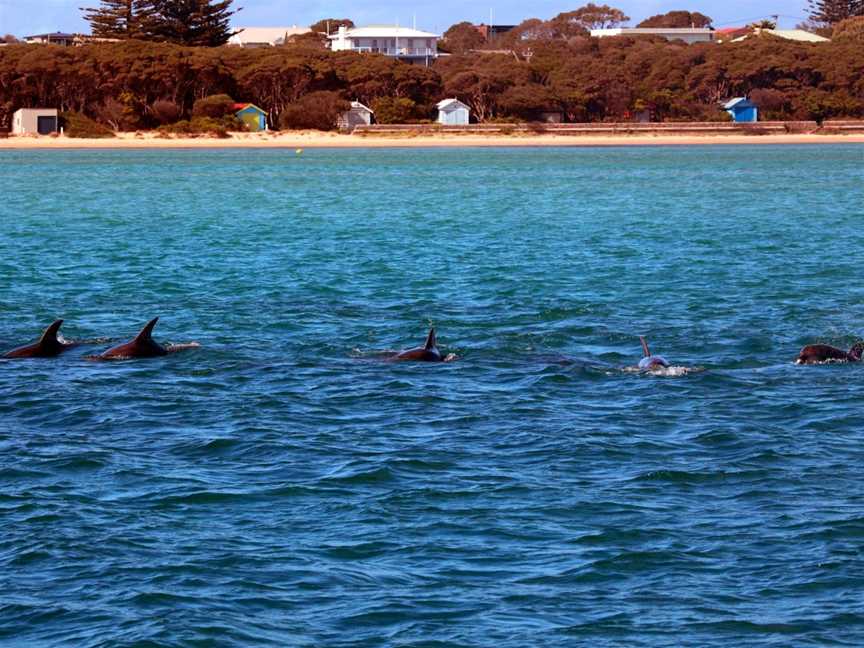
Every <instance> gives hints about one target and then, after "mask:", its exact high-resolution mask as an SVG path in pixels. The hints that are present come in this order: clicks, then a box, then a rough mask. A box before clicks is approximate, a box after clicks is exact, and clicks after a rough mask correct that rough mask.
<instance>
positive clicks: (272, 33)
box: [228, 25, 312, 45]
mask: <svg viewBox="0 0 864 648" xmlns="http://www.w3.org/2000/svg"><path fill="white" fill-rule="evenodd" d="M237 31H238V32H239V33H237V34H234V35H233V36H232V37H231V38H230V39H229V41H228V42H229V43H231V44H232V45H246V44H248V43H268V44H270V45H281V44H282V43H284V42H285V41H286V40H287V39H289V38H291V37H292V36H300V35H302V34H308V33H309V32H310V31H312V30H311V29H309V28H308V27H298V26H297V25H294V26H293V27H238V28H237Z"/></svg>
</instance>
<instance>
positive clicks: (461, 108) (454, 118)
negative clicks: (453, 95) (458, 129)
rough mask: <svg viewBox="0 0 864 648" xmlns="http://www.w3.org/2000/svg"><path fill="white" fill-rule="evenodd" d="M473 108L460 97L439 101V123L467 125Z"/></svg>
mask: <svg viewBox="0 0 864 648" xmlns="http://www.w3.org/2000/svg"><path fill="white" fill-rule="evenodd" d="M470 121H471V109H470V108H469V107H468V106H466V105H465V104H464V103H462V102H461V101H459V100H458V99H445V100H444V101H441V102H439V103H438V123H439V124H444V125H445V126H467V125H468V124H469V123H470Z"/></svg>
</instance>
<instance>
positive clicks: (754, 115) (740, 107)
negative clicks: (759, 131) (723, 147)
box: [723, 97, 759, 124]
mask: <svg viewBox="0 0 864 648" xmlns="http://www.w3.org/2000/svg"><path fill="white" fill-rule="evenodd" d="M723 110H725V111H726V112H728V113H729V114H730V115H732V121H734V122H735V123H737V124H750V123H753V122H757V121H759V107H758V106H757V105H756V104H755V103H753V102H752V101H750V100H749V99H748V98H747V97H737V98H735V99H732V101H727V102H726V103H725V104H723Z"/></svg>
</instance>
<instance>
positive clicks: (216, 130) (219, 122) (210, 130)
mask: <svg viewBox="0 0 864 648" xmlns="http://www.w3.org/2000/svg"><path fill="white" fill-rule="evenodd" d="M236 123H237V120H236V119H234V118H233V117H223V118H222V119H213V118H212V117H193V118H192V119H191V120H186V119H184V120H183V121H179V122H177V123H175V124H166V125H164V126H160V127H159V132H160V133H163V134H169V135H190V136H192V137H200V136H210V137H218V138H220V139H224V138H226V137H228V136H229V135H228V132H229V131H230V130H236V127H237V126H236Z"/></svg>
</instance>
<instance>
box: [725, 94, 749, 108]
mask: <svg viewBox="0 0 864 648" xmlns="http://www.w3.org/2000/svg"><path fill="white" fill-rule="evenodd" d="M755 105H756V104H754V103H753V102H752V101H750V100H749V99H748V98H747V97H735V98H734V99H731V100H729V101H727V102H726V103H725V104H723V107H724V108H725V109H726V110H732V109H733V108H752V107H754V106H755Z"/></svg>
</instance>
